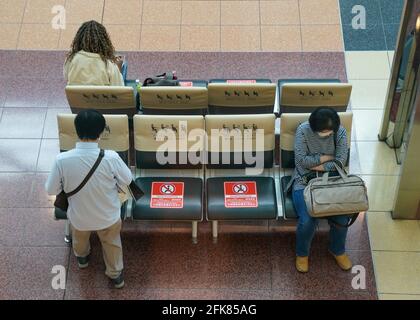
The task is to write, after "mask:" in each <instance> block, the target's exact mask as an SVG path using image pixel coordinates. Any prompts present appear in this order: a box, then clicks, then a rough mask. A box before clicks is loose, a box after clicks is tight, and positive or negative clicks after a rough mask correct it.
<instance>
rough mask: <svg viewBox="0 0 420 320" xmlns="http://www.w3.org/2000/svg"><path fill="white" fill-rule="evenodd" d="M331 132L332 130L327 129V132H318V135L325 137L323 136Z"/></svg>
mask: <svg viewBox="0 0 420 320" xmlns="http://www.w3.org/2000/svg"><path fill="white" fill-rule="evenodd" d="M332 133H333V132H332V131H327V132H318V135H319V136H320V137H321V138H325V137H328V136H330V135H331V134H332Z"/></svg>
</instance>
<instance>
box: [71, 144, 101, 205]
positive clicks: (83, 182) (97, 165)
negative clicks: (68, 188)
mask: <svg viewBox="0 0 420 320" xmlns="http://www.w3.org/2000/svg"><path fill="white" fill-rule="evenodd" d="M104 155H105V152H104V150H103V149H101V151H100V152H99V156H98V159H97V160H96V162H95V164H94V165H93V167H92V169H90V171H89V173H88V174H87V176H86V178H85V179H84V180H83V181H82V183H81V184H80V185H79V186H78V187H77V188H76V189H75V190H73V191H72V192H69V193H67V197H71V196H74V195H75V194H76V193H78V192H79V191H80V190H82V188H83V187H84V186H85V185H86V183H87V182H88V181H89V179H90V177H92V175H93V174H94V173H95V171H96V169H97V168H98V167H99V164H100V163H101V161H102V159H103V157H104Z"/></svg>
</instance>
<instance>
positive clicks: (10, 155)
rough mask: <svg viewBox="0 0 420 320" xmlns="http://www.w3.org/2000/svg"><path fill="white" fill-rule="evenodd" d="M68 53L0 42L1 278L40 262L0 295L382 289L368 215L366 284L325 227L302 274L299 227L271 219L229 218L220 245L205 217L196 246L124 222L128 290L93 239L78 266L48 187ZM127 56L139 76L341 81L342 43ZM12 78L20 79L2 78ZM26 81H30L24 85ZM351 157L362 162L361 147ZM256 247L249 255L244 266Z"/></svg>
mask: <svg viewBox="0 0 420 320" xmlns="http://www.w3.org/2000/svg"><path fill="white" fill-rule="evenodd" d="M64 54H65V53H64V52H37V51H31V52H25V51H0V60H2V61H10V64H7V65H5V64H0V79H2V80H4V84H5V86H7V90H6V91H2V92H3V95H4V97H3V98H2V105H1V106H0V108H1V110H2V115H1V117H0V155H1V157H0V248H1V250H2V251H3V252H4V254H5V255H7V256H8V258H7V261H4V262H2V264H1V265H0V270H1V274H2V275H3V277H6V276H7V275H8V274H9V273H10V272H12V271H13V272H15V270H16V269H15V268H17V266H18V265H20V267H19V268H20V269H22V268H23V266H24V265H28V264H31V265H33V266H34V268H33V269H31V270H23V271H22V272H26V276H25V277H24V278H19V277H16V279H15V278H13V279H9V280H8V281H7V285H5V286H3V287H2V289H1V290H0V298H3V299H7V298H20V299H23V298H49V299H62V298H66V299H83V298H96V299H98V298H120V299H124V298H129V299H134V298H136V299H165V298H171V299H180V298H184V299H198V298H207V299H209V298H215V299H333V298H339V299H376V298H377V294H376V289H375V277H374V275H373V265H372V258H371V253H370V247H369V242H368V234H367V225H366V219H365V217H363V216H362V217H360V219H359V221H358V222H357V223H356V225H355V226H354V227H352V229H351V230H350V232H349V237H348V244H347V248H348V250H349V254H350V255H351V257H352V259H353V261H354V262H355V263H356V264H361V265H363V266H364V267H365V268H366V270H367V279H368V283H367V288H366V289H365V290H354V289H352V287H351V279H352V277H353V275H352V274H351V273H345V272H342V271H340V270H339V269H338V267H337V266H336V265H335V263H334V261H333V260H332V258H331V257H330V256H329V255H328V253H327V242H328V237H327V235H328V233H327V232H326V230H325V229H324V228H323V229H322V230H321V231H320V232H319V233H318V234H317V237H316V239H315V241H314V246H313V252H312V256H311V257H312V258H311V272H310V273H309V274H308V275H304V276H302V275H300V274H297V273H296V271H295V269H294V259H293V257H294V241H295V240H294V238H295V234H294V229H293V228H290V227H286V226H282V225H279V224H277V223H270V224H269V223H268V222H265V223H262V224H260V225H252V224H251V225H249V224H248V225H239V226H238V225H237V224H222V225H221V230H220V231H221V234H220V240H219V242H218V243H217V244H214V243H213V242H212V240H211V234H210V226H209V225H208V224H206V223H204V224H201V225H200V233H199V244H198V245H193V244H192V243H191V240H190V234H189V225H182V224H181V225H180V224H173V225H172V224H150V223H149V224H147V223H141V224H132V223H127V224H125V226H124V231H123V243H124V254H125V264H126V278H127V279H126V280H127V288H126V289H125V290H123V291H121V292H115V291H114V290H110V289H109V284H108V282H107V281H106V278H105V276H104V275H103V264H102V262H101V256H100V252H101V251H100V248H99V245H98V242H97V240H95V241H94V245H93V248H94V257H93V261H92V266H91V268H89V269H88V270H86V271H82V272H81V271H79V270H77V267H76V263H75V261H74V257H73V256H72V255H71V254H70V250H69V248H67V247H66V246H65V245H64V243H63V241H62V236H63V223H62V222H56V221H54V220H53V218H52V198H51V197H48V196H47V195H46V194H45V191H44V190H43V183H44V182H45V179H46V176H47V172H48V171H49V168H50V167H51V162H52V161H53V159H54V156H55V155H56V154H58V152H59V148H58V141H57V129H56V115H57V113H60V112H69V108H68V106H67V105H66V102H65V100H66V99H65V97H64V96H63V95H62V91H63V87H64V83H62V80H59V79H61V77H62V76H61V63H62V61H63V59H64ZM128 59H129V61H130V62H131V63H130V76H131V77H133V78H135V77H139V76H140V75H146V74H152V73H154V72H155V70H156V69H165V70H166V69H168V68H170V67H174V68H175V69H176V70H177V71H178V74H180V75H183V76H185V78H198V77H202V78H212V77H262V76H264V77H268V78H271V79H272V80H273V81H275V80H277V79H278V78H290V77H304V76H308V77H314V78H317V77H324V78H331V77H338V78H339V79H341V80H342V81H346V69H345V59H344V54H343V53H341V52H335V53H333V52H331V53H287V52H283V53H199V54H198V53H189V52H183V53H167V52H151V53H150V54H149V55H148V56H147V57H145V56H144V55H143V54H142V53H135V52H130V53H128ZM34 61H35V62H37V63H35V64H34V63H33V62H34ZM203 61H207V63H203ZM256 62H257V63H256ZM274 65H275V66H276V68H273V66H274ZM46 66H49V67H48V68H46ZM309 66H310V68H309ZM168 70H169V69H168ZM10 78H13V81H6V79H10ZM32 84H33V85H32ZM31 87H32V88H35V89H32V90H30V91H29V92H28V91H27V90H25V91H22V88H31ZM356 132H357V131H356ZM366 134H369V133H366ZM355 151H356V148H355ZM353 155H354V156H353V159H354V161H355V162H358V160H357V159H358V154H357V152H353ZM11 211H12V212H13V215H11V214H10V212H11ZM249 256H252V257H253V263H249V259H248V258H247V257H249ZM39 257H42V261H38V259H39ZM54 265H64V266H65V267H66V268H68V270H69V271H68V278H67V280H68V281H67V289H66V290H65V292H63V291H58V292H57V291H55V290H52V289H50V288H51V286H50V284H49V283H48V282H47V279H48V277H51V270H50V269H51V268H52V266H54ZM20 269H19V270H20ZM325 274H328V275H329V277H328V278H325ZM12 281H15V282H12ZM13 283H14V284H13ZM31 285H32V286H33V287H31V290H27V288H29V287H30V286H31ZM41 291H42V294H40V292H41Z"/></svg>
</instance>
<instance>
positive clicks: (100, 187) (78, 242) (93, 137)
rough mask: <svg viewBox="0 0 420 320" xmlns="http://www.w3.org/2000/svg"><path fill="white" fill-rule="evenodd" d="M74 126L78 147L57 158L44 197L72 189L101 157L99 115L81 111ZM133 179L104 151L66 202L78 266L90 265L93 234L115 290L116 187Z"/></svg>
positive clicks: (119, 257)
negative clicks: (92, 170)
mask: <svg viewBox="0 0 420 320" xmlns="http://www.w3.org/2000/svg"><path fill="white" fill-rule="evenodd" d="M74 124H75V127H76V132H77V135H78V137H79V139H80V142H78V143H77V144H76V148H75V149H73V150H70V151H68V152H63V153H61V154H59V155H58V156H57V158H56V160H55V163H54V165H53V168H52V171H51V173H50V175H49V177H48V180H47V182H46V185H45V188H46V190H47V192H48V194H49V195H58V194H59V193H60V192H61V191H63V190H64V192H66V193H70V192H72V191H73V190H75V189H76V188H77V187H78V186H79V185H80V184H81V182H82V181H83V180H84V179H85V177H86V176H87V175H88V173H89V171H90V170H91V169H92V167H93V166H94V164H95V162H96V161H97V160H98V159H99V157H100V149H99V147H98V141H99V137H100V135H101V134H102V132H103V131H104V129H105V118H104V116H103V115H101V114H100V113H99V112H98V111H96V110H83V111H81V112H80V113H79V114H78V115H77V116H76V118H75V121H74ZM132 179H133V178H132V175H131V171H130V169H129V168H128V167H127V165H126V164H125V163H124V162H123V161H122V159H121V158H120V157H119V155H118V154H117V153H116V152H114V151H109V150H106V151H105V152H104V154H103V158H102V160H101V161H100V163H99V166H98V167H97V169H96V170H95V172H94V173H93V175H92V176H91V178H90V179H89V180H88V182H87V183H86V185H84V186H83V188H82V189H81V190H80V191H79V192H78V193H76V194H75V195H73V196H71V197H69V199H68V201H69V207H68V210H67V217H68V219H69V221H70V224H71V227H72V228H71V229H72V238H73V251H74V254H75V256H76V258H77V262H78V265H79V267H80V268H86V267H88V265H89V255H90V241H89V238H90V234H91V233H92V232H94V231H95V232H97V234H98V237H99V239H100V241H101V244H102V251H103V258H104V261H105V266H106V271H105V274H106V275H107V276H108V277H109V278H110V279H111V280H112V282H113V284H114V287H115V288H118V289H119V288H122V287H123V286H124V277H123V253H122V244H121V236H120V231H121V215H120V212H121V203H120V200H119V196H118V186H120V187H121V186H128V185H129V184H130V183H131V181H132Z"/></svg>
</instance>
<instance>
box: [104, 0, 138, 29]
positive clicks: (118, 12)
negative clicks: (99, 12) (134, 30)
mask: <svg viewBox="0 0 420 320" xmlns="http://www.w3.org/2000/svg"><path fill="white" fill-rule="evenodd" d="M142 8H143V1H142V0H125V1H123V2H121V1H119V0H108V1H105V9H104V21H103V23H104V24H141V16H142Z"/></svg>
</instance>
